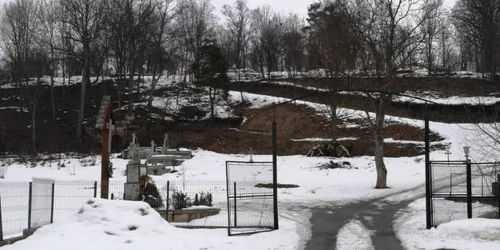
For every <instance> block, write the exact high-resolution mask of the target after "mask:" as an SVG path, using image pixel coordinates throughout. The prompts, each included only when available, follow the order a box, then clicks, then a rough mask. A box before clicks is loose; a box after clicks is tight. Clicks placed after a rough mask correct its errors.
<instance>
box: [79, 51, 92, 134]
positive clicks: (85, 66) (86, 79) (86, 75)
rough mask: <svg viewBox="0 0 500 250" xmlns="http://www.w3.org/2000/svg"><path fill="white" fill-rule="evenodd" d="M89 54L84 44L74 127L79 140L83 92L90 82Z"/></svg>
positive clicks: (83, 106)
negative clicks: (78, 105)
mask: <svg viewBox="0 0 500 250" xmlns="http://www.w3.org/2000/svg"><path fill="white" fill-rule="evenodd" d="M89 52H90V44H88V43H87V44H84V46H83V74H82V86H81V91H80V112H79V113H78V124H77V127H76V138H77V139H81V137H82V125H83V117H84V111H85V90H86V87H87V84H88V83H89V82H90V63H89Z"/></svg>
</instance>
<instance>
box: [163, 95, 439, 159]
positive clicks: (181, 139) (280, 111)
mask: <svg viewBox="0 0 500 250" xmlns="http://www.w3.org/2000/svg"><path fill="white" fill-rule="evenodd" d="M242 114H243V115H244V117H246V120H245V122H244V123H243V124H242V125H233V126H222V127H218V128H206V129H199V130H190V131H179V132H178V133H173V134H172V141H174V142H175V146H179V147H200V148H203V149H207V150H213V151H216V152H220V153H234V154H240V153H254V154H270V153H271V152H272V151H271V150H272V147H271V145H272V144H271V129H272V122H273V121H274V119H276V123H277V125H276V127H277V139H278V141H277V146H278V154H280V155H297V154H301V155H304V154H306V153H307V152H308V151H309V150H310V149H311V147H312V146H313V145H314V144H315V143H316V142H312V141H292V139H304V138H330V133H331V125H330V123H329V121H328V120H327V119H326V118H325V117H323V116H320V115H317V114H316V112H315V111H314V110H313V109H311V108H308V107H305V106H297V105H293V104H286V105H279V106H277V107H276V108H261V109H245V110H243V111H242ZM350 122H351V123H352V122H353V121H352V120H351V121H350ZM357 122H359V124H362V120H359V121H357ZM384 133H385V134H386V137H388V138H393V139H394V140H405V141H416V142H421V143H386V144H385V153H386V156H388V157H398V156H415V155H420V154H423V139H424V131H423V130H422V129H420V128H418V127H414V126H409V125H406V124H391V125H388V126H387V127H386V128H385V130H384ZM339 137H354V138H357V139H356V140H349V141H342V142H341V143H342V144H344V145H345V146H346V147H347V148H348V149H350V150H351V151H352V154H353V156H361V155H373V152H374V143H373V140H372V138H373V137H372V134H371V132H370V130H369V129H368V128H367V127H363V126H361V127H357V128H340V129H339ZM439 140H442V138H441V137H440V136H439V135H437V134H432V135H431V141H439Z"/></svg>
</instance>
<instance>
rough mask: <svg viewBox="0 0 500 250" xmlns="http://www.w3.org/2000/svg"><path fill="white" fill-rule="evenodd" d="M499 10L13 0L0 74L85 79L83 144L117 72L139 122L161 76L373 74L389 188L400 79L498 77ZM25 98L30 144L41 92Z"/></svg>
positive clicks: (466, 1) (356, 1)
mask: <svg viewBox="0 0 500 250" xmlns="http://www.w3.org/2000/svg"><path fill="white" fill-rule="evenodd" d="M499 11H500V0H458V1H457V2H456V5H455V6H454V7H453V8H452V9H451V10H447V9H446V8H445V7H444V6H443V0H325V1H321V2H316V3H313V4H311V5H310V6H309V7H308V14H307V17H306V19H305V20H304V18H302V17H301V16H300V15H298V14H296V13H288V14H283V13H277V12H274V11H273V10H272V9H271V8H270V7H268V6H262V7H257V8H255V9H250V8H249V7H248V5H247V2H246V1H245V0H237V1H235V2H233V3H231V4H228V5H225V6H224V7H223V8H222V11H221V12H222V15H221V18H218V15H216V13H215V9H214V7H213V6H212V5H211V3H210V1H209V0H14V1H12V2H9V3H7V4H5V5H4V6H3V8H2V12H1V14H0V32H1V34H0V39H1V40H0V45H1V48H2V62H3V65H2V66H3V69H4V72H7V75H8V76H9V78H10V80H12V81H13V82H14V83H15V84H16V85H17V86H18V87H19V89H20V91H21V92H23V91H25V90H24V89H25V88H24V87H27V86H28V85H29V84H31V85H33V81H32V79H37V78H38V79H39V78H40V77H41V76H44V75H48V76H50V77H51V81H50V82H51V86H53V82H54V79H53V78H54V77H56V76H63V79H65V77H68V76H71V75H81V76H82V81H81V89H80V108H79V116H78V122H77V124H78V125H77V126H78V127H77V133H76V134H77V137H80V136H81V134H82V122H83V119H84V116H83V114H84V107H85V93H86V88H87V86H89V84H91V77H100V76H105V75H115V76H116V77H117V78H118V79H119V81H117V82H118V88H119V96H118V99H119V102H120V103H121V102H122V101H125V99H127V98H128V100H126V101H127V103H128V115H132V105H131V104H132V103H133V99H132V98H133V89H134V88H133V83H134V76H136V75H138V74H139V75H141V74H142V75H145V74H147V75H151V76H152V84H151V89H150V91H149V98H148V104H147V105H148V107H151V105H152V100H153V92H154V90H155V87H156V84H157V83H158V80H159V79H160V78H161V77H162V76H163V75H164V74H175V75H178V76H182V79H183V80H184V81H188V80H190V79H191V80H193V79H192V78H190V77H194V81H198V82H201V83H202V84H204V85H207V86H211V87H214V88H220V82H221V81H223V80H224V79H220V78H221V76H222V71H225V70H227V69H228V68H229V69H233V70H234V71H235V72H237V73H238V74H237V75H238V77H240V76H241V72H244V71H245V70H246V69H252V70H254V71H256V72H258V73H259V74H260V75H261V76H262V78H270V77H271V72H272V71H287V72H288V73H289V75H290V76H292V77H293V76H294V75H296V74H301V72H304V71H308V70H312V69H324V70H325V71H326V72H327V76H328V77H340V78H348V77H350V76H351V75H352V74H353V73H355V74H362V75H363V76H368V77H367V79H368V80H367V81H369V83H370V84H369V86H371V87H370V88H369V89H368V90H369V91H368V90H367V91H365V92H364V93H365V95H366V96H367V98H368V99H369V100H371V102H370V103H369V107H370V110H371V111H372V113H367V117H368V118H369V121H370V124H371V128H372V132H373V134H374V139H375V145H376V147H375V148H376V149H375V151H376V152H375V161H376V165H377V172H378V174H379V175H378V176H379V179H378V180H377V187H380V188H383V187H385V185H386V184H385V183H386V177H385V176H386V174H387V170H386V168H385V165H384V162H383V151H384V149H383V137H384V135H383V132H382V128H383V126H384V121H385V118H384V117H385V107H386V105H387V104H388V103H389V102H390V100H391V98H392V94H391V92H390V88H391V85H393V84H396V81H397V80H396V77H397V75H398V73H400V72H413V71H414V70H416V69H425V70H426V72H427V73H428V74H429V75H433V74H438V73H439V74H442V73H447V72H453V71H457V70H468V71H476V72H483V73H487V75H488V76H489V79H490V80H491V81H494V80H495V76H496V73H497V63H498V61H499V55H500V53H498V51H497V49H498V46H499V45H500V44H499V43H498V42H497V40H498V39H497V37H498V34H499V31H500V25H499V24H500V23H499V22H500V12H499ZM207 60H215V61H216V62H217V63H215V64H211V63H207ZM34 82H35V84H38V83H39V81H34ZM214 82H217V84H219V85H217V84H213V83H214ZM210 90H212V89H210ZM25 92H27V91H25ZM210 94H211V98H212V92H210ZM52 95H53V91H52ZM25 96H27V97H26V98H27V99H29V100H30V105H29V112H30V114H31V116H32V121H33V122H32V126H31V127H32V130H33V137H35V127H36V124H35V119H34V117H35V114H36V100H37V99H36V91H35V93H33V92H29V94H25ZM53 100H54V98H52V102H54V101H53ZM332 100H335V98H332ZM120 105H121V104H120ZM336 105H338V103H332V106H333V108H332V110H333V111H332V113H333V115H332V117H333V116H334V114H335V110H336V108H335V107H336ZM52 107H53V117H52V119H54V120H55V108H54V104H53V103H52ZM332 120H333V119H332ZM34 143H35V142H34V139H33V146H35V144H34Z"/></svg>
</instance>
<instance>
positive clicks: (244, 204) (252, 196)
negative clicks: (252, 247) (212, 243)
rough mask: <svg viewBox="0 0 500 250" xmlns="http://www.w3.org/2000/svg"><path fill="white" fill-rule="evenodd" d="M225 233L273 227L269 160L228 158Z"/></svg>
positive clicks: (271, 164)
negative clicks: (249, 160)
mask: <svg viewBox="0 0 500 250" xmlns="http://www.w3.org/2000/svg"><path fill="white" fill-rule="evenodd" d="M226 175H227V189H228V190H227V203H228V211H227V213H228V222H229V224H228V234H229V235H235V234H244V233H253V232H259V231H267V230H272V229H273V228H274V209H273V208H274V203H273V202H274V194H273V189H272V188H271V187H272V184H273V163H272V162H231V161H230V162H227V163H226Z"/></svg>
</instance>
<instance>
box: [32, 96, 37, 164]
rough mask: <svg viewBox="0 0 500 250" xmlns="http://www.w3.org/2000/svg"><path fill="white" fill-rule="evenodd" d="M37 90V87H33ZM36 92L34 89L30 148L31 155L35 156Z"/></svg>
mask: <svg viewBox="0 0 500 250" xmlns="http://www.w3.org/2000/svg"><path fill="white" fill-rule="evenodd" d="M35 88H38V87H35ZM36 92H37V90H36V89H35V93H34V94H33V107H32V109H33V110H31V146H32V148H33V155H36V153H37V149H36V101H37V98H36V94H37V93H36Z"/></svg>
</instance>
